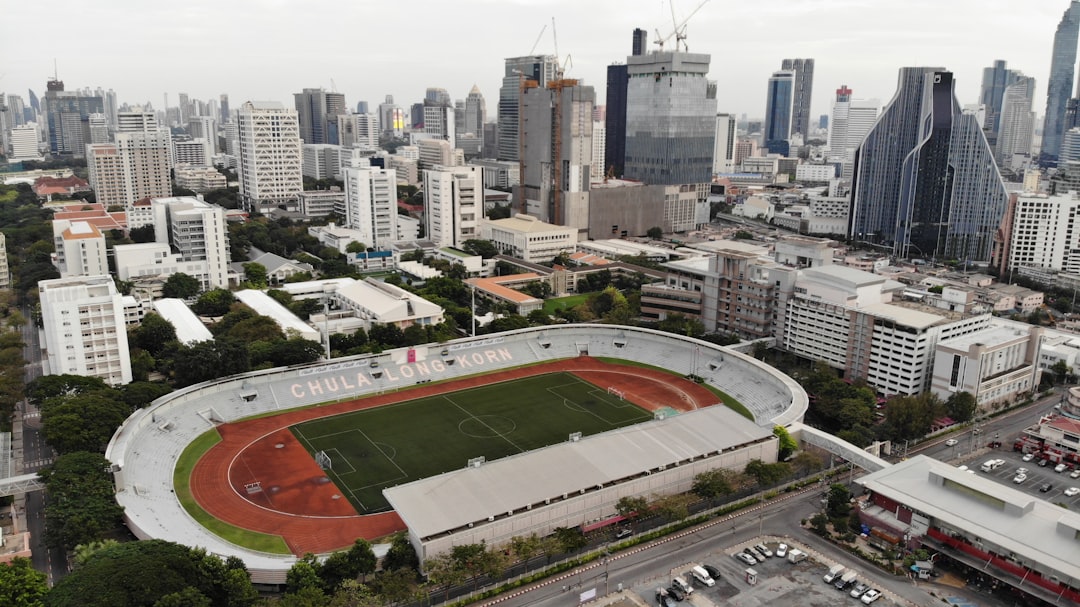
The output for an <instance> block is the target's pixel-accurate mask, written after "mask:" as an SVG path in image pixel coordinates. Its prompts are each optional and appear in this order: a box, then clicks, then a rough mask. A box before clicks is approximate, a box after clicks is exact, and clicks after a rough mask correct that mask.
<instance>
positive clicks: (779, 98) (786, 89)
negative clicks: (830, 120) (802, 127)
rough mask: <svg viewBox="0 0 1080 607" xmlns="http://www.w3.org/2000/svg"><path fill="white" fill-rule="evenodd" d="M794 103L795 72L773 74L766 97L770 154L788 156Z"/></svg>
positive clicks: (766, 127)
mask: <svg viewBox="0 0 1080 607" xmlns="http://www.w3.org/2000/svg"><path fill="white" fill-rule="evenodd" d="M785 61H786V60H785ZM794 101H795V72H794V71H792V70H780V71H777V72H773V75H772V76H770V77H769V87H768V89H767V90H766V97H765V148H766V149H768V150H769V153H770V154H780V155H781V156H787V155H788V151H789V148H790V144H789V141H790V140H791V133H792V119H793V115H794V111H793V105H792V104H793V103H794Z"/></svg>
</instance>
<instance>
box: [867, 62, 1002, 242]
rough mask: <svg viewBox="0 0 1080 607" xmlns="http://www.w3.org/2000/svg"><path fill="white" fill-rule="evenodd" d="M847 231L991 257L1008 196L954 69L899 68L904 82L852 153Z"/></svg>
mask: <svg viewBox="0 0 1080 607" xmlns="http://www.w3.org/2000/svg"><path fill="white" fill-rule="evenodd" d="M851 196H852V197H851V214H850V220H849V222H850V223H849V229H848V232H849V236H850V237H851V238H852V239H853V240H858V241H864V242H870V243H876V244H880V245H884V246H887V247H890V248H891V249H892V251H893V253H894V254H895V255H898V256H901V257H905V258H906V257H913V256H914V257H931V258H937V259H957V260H961V261H965V262H966V261H969V260H970V261H986V260H989V259H990V253H991V248H992V246H993V237H994V233H995V232H996V230H997V228H998V226H999V224H1000V221H1001V217H1002V215H1003V213H1004V212H1005V205H1006V202H1007V200H1008V194H1007V192H1006V191H1005V185H1004V183H1003V182H1002V180H1001V175H1000V174H999V173H998V170H997V167H996V165H995V164H994V161H993V154H992V153H991V150H990V147H989V145H988V144H987V142H986V137H985V135H984V134H983V131H982V129H981V128H980V126H979V122H978V120H977V118H976V116H975V115H974V114H972V113H969V112H961V110H960V104H959V103H958V102H957V101H956V96H955V93H954V90H953V78H952V72H948V71H945V70H944V69H941V68H921V67H919V68H901V69H900V78H899V89H898V90H897V92H896V95H895V96H894V97H893V99H892V101H891V102H889V105H888V106H887V107H886V108H885V110H884V111H882V113H881V116H880V117H879V118H878V120H877V122H876V123H875V124H874V127H873V129H871V131H870V133H869V134H868V135H867V136H866V138H865V139H864V140H863V142H862V145H860V146H859V150H858V152H857V153H856V156H855V180H854V183H853V184H852V195H851Z"/></svg>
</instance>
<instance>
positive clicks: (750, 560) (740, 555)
mask: <svg viewBox="0 0 1080 607" xmlns="http://www.w3.org/2000/svg"><path fill="white" fill-rule="evenodd" d="M735 558H737V559H739V560H740V561H742V562H744V563H746V564H747V565H757V559H756V558H754V557H752V556H750V555H749V554H747V553H745V552H736V553H735Z"/></svg>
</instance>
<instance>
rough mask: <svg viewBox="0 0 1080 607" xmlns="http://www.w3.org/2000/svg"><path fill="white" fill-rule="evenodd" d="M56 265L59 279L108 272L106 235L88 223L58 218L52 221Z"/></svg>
mask: <svg viewBox="0 0 1080 607" xmlns="http://www.w3.org/2000/svg"><path fill="white" fill-rule="evenodd" d="M52 229H53V245H54V248H55V250H56V253H55V257H56V259H55V264H54V265H56V269H57V270H58V271H59V272H60V276H61V278H70V277H72V276H99V275H102V274H108V273H109V261H108V258H107V257H106V251H105V235H104V234H102V233H101V231H100V230H98V229H97V227H96V226H94V225H93V224H91V223H88V222H85V221H68V220H65V219H57V220H54V221H53V222H52Z"/></svg>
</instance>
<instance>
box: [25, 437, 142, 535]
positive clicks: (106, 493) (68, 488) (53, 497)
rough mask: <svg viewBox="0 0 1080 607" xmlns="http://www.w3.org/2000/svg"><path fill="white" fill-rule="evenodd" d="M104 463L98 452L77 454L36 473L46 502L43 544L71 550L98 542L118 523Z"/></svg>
mask: <svg viewBox="0 0 1080 607" xmlns="http://www.w3.org/2000/svg"><path fill="white" fill-rule="evenodd" d="M109 466H110V463H109V461H108V460H106V459H105V457H104V456H103V455H100V454H98V453H88V452H85V451H77V452H75V453H68V454H65V455H60V456H59V457H57V458H56V461H55V462H53V463H52V465H50V466H49V467H47V468H45V469H43V470H42V471H41V472H40V473H39V474H40V476H41V478H42V480H43V482H44V483H45V489H46V491H47V492H48V495H49V500H48V503H47V505H46V506H45V520H46V522H47V526H46V528H45V542H46V543H47V544H48V545H49V546H51V547H54V548H61V547H62V548H65V549H69V550H70V549H72V548H74V547H75V546H77V545H79V544H89V543H91V542H95V541H98V540H100V539H102V537H104V535H105V534H106V533H107V532H109V531H111V530H112V529H114V528H115V527H117V526H118V525H119V524H120V520H121V515H122V514H123V509H122V508H121V507H120V505H119V504H117V503H116V498H115V497H113V495H114V493H115V487H114V485H113V482H112V477H111V476H110V474H109V473H108V472H106V471H105V470H107V469H108V468H109Z"/></svg>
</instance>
